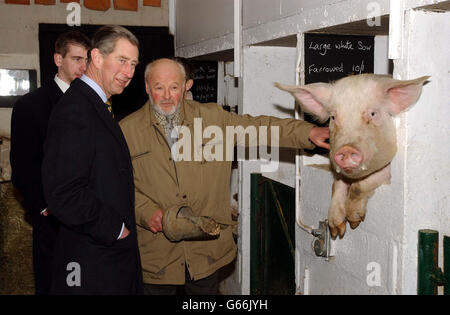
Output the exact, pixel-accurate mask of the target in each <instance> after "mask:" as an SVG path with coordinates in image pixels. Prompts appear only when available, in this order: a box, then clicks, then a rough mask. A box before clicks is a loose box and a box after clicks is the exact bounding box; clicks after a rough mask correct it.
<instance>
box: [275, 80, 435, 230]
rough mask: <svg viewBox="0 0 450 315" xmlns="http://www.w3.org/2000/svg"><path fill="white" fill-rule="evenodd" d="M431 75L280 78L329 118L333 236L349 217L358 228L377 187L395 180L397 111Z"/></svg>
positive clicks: (311, 109)
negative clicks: (296, 82)
mask: <svg viewBox="0 0 450 315" xmlns="http://www.w3.org/2000/svg"><path fill="white" fill-rule="evenodd" d="M428 78H429V77H428V76H425V77H421V78H417V79H414V80H407V81H401V80H394V79H392V78H391V77H390V76H385V75H375V74H360V75H352V76H348V77H345V78H342V79H340V80H337V81H335V82H333V83H312V84H308V85H304V86H286V85H282V84H278V83H276V84H275V85H276V86H277V87H278V88H280V89H282V90H285V91H288V92H290V93H291V94H292V95H293V96H294V97H295V98H296V99H297V100H298V101H299V102H300V105H301V107H302V110H303V111H305V112H307V113H309V114H311V115H312V116H313V117H315V118H316V119H317V121H319V122H325V121H327V120H328V119H329V120H330V122H329V127H330V156H329V157H330V162H331V167H332V170H333V173H334V179H335V180H334V182H333V188H332V198H331V205H330V208H329V211H328V224H329V227H330V232H331V235H332V237H333V238H336V236H337V235H339V237H341V238H342V237H343V235H344V233H345V229H346V222H347V221H348V222H349V224H350V226H351V227H352V228H353V229H354V228H356V227H357V226H358V225H359V224H360V222H361V221H363V220H364V218H365V215H366V205H367V201H368V199H369V198H370V197H371V196H372V195H373V193H374V191H375V189H376V188H377V187H378V186H380V185H382V184H387V183H390V169H389V166H390V162H391V161H392V159H393V157H394V155H395V153H396V151H397V139H396V130H395V125H394V121H393V119H392V117H393V116H395V115H397V114H399V113H401V112H403V111H405V110H407V109H408V108H410V106H412V105H413V104H414V103H415V102H416V101H417V100H418V98H419V96H420V93H421V91H422V85H423V83H424V82H425V81H426V80H427V79H428Z"/></svg>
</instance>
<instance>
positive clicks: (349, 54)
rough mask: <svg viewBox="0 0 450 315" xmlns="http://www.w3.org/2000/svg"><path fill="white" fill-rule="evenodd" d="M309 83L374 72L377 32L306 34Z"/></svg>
mask: <svg viewBox="0 0 450 315" xmlns="http://www.w3.org/2000/svg"><path fill="white" fill-rule="evenodd" d="M304 47H305V84H309V83H314V82H330V81H334V80H337V79H340V78H343V77H346V76H348V75H351V74H360V73H373V63H374V36H358V35H330V34H314V33H306V34H305V46H304Z"/></svg>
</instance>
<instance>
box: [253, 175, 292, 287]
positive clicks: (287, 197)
mask: <svg viewBox="0 0 450 315" xmlns="http://www.w3.org/2000/svg"><path fill="white" fill-rule="evenodd" d="M251 176H252V177H251V237H250V242H251V249H250V251H251V254H250V260H251V275H250V277H251V278H250V279H251V280H250V292H251V294H295V261H294V248H295V189H294V188H292V187H289V186H286V185H283V184H281V183H278V182H275V181H272V180H270V179H268V178H266V177H263V176H261V175H259V174H252V175H251Z"/></svg>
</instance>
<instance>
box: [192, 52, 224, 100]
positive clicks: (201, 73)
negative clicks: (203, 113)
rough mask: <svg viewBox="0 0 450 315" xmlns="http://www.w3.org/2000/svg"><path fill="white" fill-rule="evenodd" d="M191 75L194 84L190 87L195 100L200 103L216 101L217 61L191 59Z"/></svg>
mask: <svg viewBox="0 0 450 315" xmlns="http://www.w3.org/2000/svg"><path fill="white" fill-rule="evenodd" d="M190 67H191V77H192V79H193V80H194V85H193V86H192V88H191V92H192V96H193V98H194V100H195V101H197V102H200V103H210V102H214V103H216V102H217V80H218V78H217V62H215V61H191V62H190Z"/></svg>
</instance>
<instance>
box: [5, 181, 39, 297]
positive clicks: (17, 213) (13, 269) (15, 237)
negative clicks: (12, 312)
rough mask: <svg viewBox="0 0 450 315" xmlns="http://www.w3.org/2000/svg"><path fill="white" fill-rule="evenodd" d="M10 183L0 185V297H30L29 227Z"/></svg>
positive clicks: (31, 259)
mask: <svg viewBox="0 0 450 315" xmlns="http://www.w3.org/2000/svg"><path fill="white" fill-rule="evenodd" d="M29 222H30V220H29V219H26V214H25V210H24V209H23V207H22V206H21V205H20V203H19V202H18V201H17V199H16V197H15V192H14V188H13V185H12V184H11V182H6V183H5V182H3V183H1V184H0V294H34V275H33V252H32V227H31V224H30V223H29Z"/></svg>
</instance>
